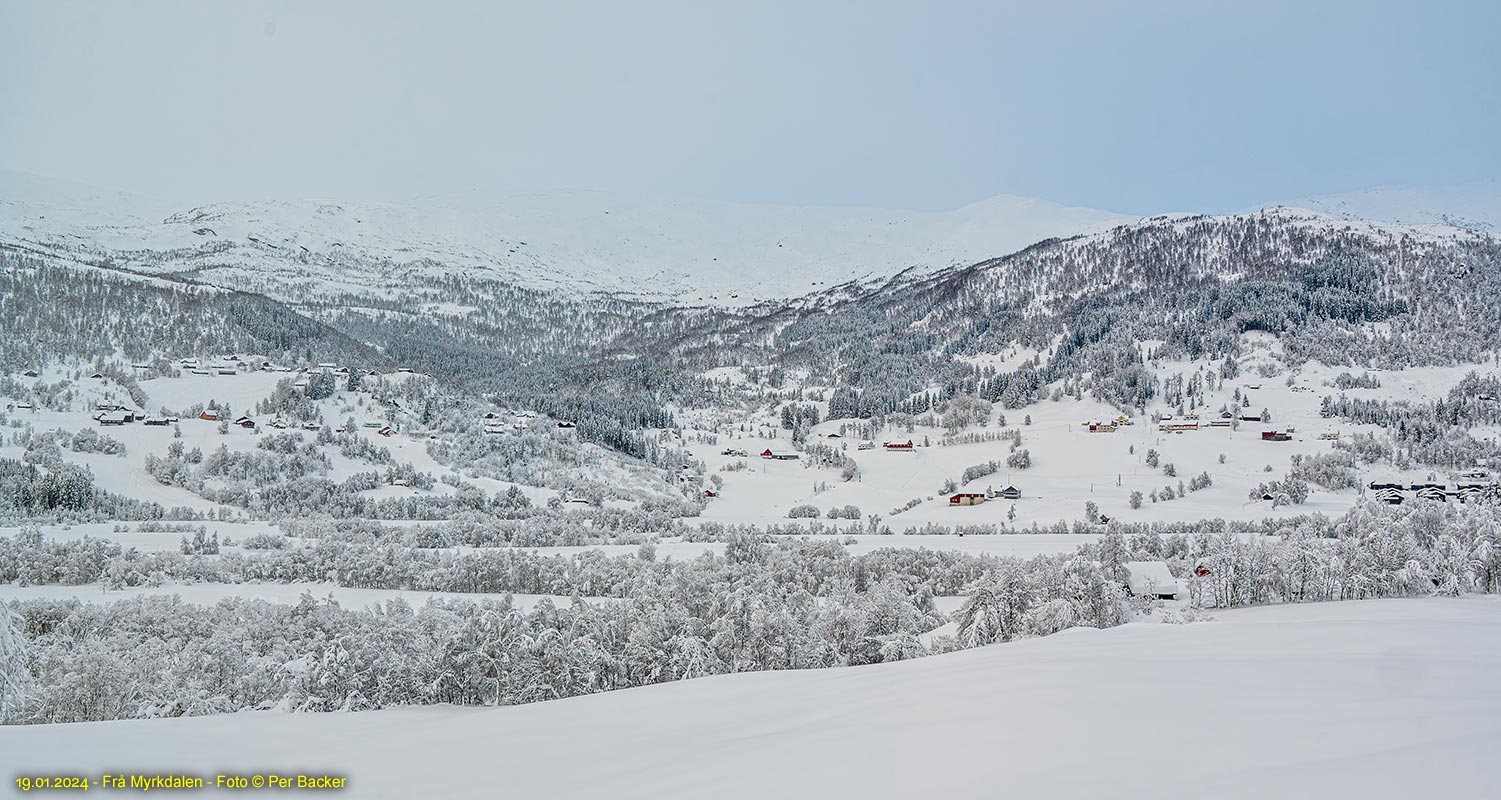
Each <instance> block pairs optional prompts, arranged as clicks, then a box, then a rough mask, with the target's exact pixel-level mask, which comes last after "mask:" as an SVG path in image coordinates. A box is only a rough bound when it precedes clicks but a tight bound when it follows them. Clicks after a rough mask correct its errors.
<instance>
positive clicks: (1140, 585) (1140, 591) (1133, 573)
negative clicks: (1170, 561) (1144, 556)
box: [1125, 561, 1178, 600]
mask: <svg viewBox="0 0 1501 800" xmlns="http://www.w3.org/2000/svg"><path fill="white" fill-rule="evenodd" d="M1125 567H1126V590H1127V591H1129V592H1130V593H1131V594H1132V595H1134V596H1137V597H1142V596H1148V597H1156V598H1157V599H1159V600H1176V599H1178V581H1177V579H1175V578H1174V577H1173V573H1172V572H1171V571H1170V570H1168V568H1167V562H1166V561H1127V562H1126V564H1125Z"/></svg>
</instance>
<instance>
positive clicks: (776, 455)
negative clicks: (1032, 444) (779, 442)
mask: <svg viewBox="0 0 1501 800" xmlns="http://www.w3.org/2000/svg"><path fill="white" fill-rule="evenodd" d="M761 457H762V458H765V459H768V460H771V461H796V460H797V459H798V458H801V457H802V454H800V453H798V452H797V451H795V450H772V449H771V448H769V447H768V448H766V449H765V450H762V451H761Z"/></svg>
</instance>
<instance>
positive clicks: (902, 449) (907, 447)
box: [881, 439, 916, 453]
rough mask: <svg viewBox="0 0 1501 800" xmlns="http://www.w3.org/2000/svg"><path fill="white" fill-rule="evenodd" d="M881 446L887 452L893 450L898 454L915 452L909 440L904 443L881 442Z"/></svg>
mask: <svg viewBox="0 0 1501 800" xmlns="http://www.w3.org/2000/svg"><path fill="white" fill-rule="evenodd" d="M881 446H882V447H884V448H886V449H887V450H894V451H896V452H898V453H912V452H916V448H915V447H914V446H913V444H912V440H911V439H908V440H907V441H905V442H882V443H881Z"/></svg>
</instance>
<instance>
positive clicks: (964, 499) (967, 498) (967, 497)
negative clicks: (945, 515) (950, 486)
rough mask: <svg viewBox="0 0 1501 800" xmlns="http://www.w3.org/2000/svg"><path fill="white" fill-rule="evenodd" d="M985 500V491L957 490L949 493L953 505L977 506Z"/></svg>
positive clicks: (950, 503) (950, 502)
mask: <svg viewBox="0 0 1501 800" xmlns="http://www.w3.org/2000/svg"><path fill="white" fill-rule="evenodd" d="M983 502H985V494H984V493H983V492H955V493H954V494H951V495H949V505H951V506H977V505H979V504H981V503H983Z"/></svg>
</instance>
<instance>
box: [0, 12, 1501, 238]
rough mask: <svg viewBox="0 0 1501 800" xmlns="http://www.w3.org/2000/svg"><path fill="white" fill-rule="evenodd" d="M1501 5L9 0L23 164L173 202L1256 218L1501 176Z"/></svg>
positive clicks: (8, 82) (16, 142)
mask: <svg viewBox="0 0 1501 800" xmlns="http://www.w3.org/2000/svg"><path fill="white" fill-rule="evenodd" d="M1498 30H1501V3H1496V2H1491V1H1488V0H1480V1H1479V2H1451V3H1435V2H1418V1H1417V0H1414V1H1413V2H1408V3H1391V2H1381V1H1380V0H1365V1H1364V2H1314V1H1313V0H1304V1H1303V2H1279V1H1276V0H1270V1H1268V0H1258V2H1240V3H1228V2H1227V3H1220V2H1213V1H1212V0H1211V1H1209V2H1206V1H1205V0H1196V1H1194V2H1135V3H1130V2H1114V1H1108V0H1107V1H1102V2H1042V1H1041V0H1038V1H1037V2H1029V3H1009V2H983V1H982V2H960V3H946V2H875V1H872V0H863V1H861V2H819V1H818V0H805V1H803V2H779V1H776V0H756V2H740V3H729V2H714V0H684V1H683V2H657V1H656V0H632V2H613V1H609V0H598V1H597V2H570V1H569V0H545V2H544V1H541V0H531V1H530V2H524V3H521V2H447V3H444V2H419V1H418V0H409V2H404V3H388V2H371V0H360V1H359V2H235V3H204V2H142V1H140V0H133V1H132V2H105V1H104V0H98V2H83V3H79V2H68V1H66V0H36V1H35V2H22V1H18V0H7V1H6V2H4V3H3V4H0V168H6V169H17V170H25V171H29V172H35V173H40V174H43V175H50V176H55V177H62V178H69V179H73V180H80V181H85V182H89V183H94V184H98V185H101V186H105V187H110V188H119V189H127V190H131V191H135V192H138V193H142V194H149V195H156V196H160V197H165V198H171V199H177V200H188V201H193V202H205V201H211V200H225V199H248V198H258V197H311V196H319V197H336V198H342V199H351V200H353V199H368V200H395V199H401V198H406V197H412V196H416V195H424V194H432V193H442V192H450V191H461V190H470V189H482V190H486V191H490V192H495V193H513V192H521V191H535V190H548V189H559V188H596V189H606V190H612V191H621V192H629V193H638V194H650V195H657V196H666V197H698V198H709V199H719V200H733V201H749V202H774V203H790V204H816V205H868V206H883V207H892V208H920V209H949V208H954V207H957V206H960V205H964V204H966V203H970V202H973V201H976V200H979V199H981V198H984V197H987V196H990V195H995V194H1019V195H1033V196H1037V197H1043V198H1047V199H1051V200H1057V201H1060V202H1065V203H1069V204H1073V205H1085V206H1094V207H1097V208H1105V209H1109V210H1114V211H1122V212H1131V213H1155V212H1162V211H1211V212H1217V211H1232V210H1237V209H1241V208H1244V207H1247V206H1250V205H1253V204H1255V203H1259V202H1266V201H1274V200H1282V199H1291V198H1294V197H1298V196H1302V195H1309V194H1320V193H1329V192H1339V191H1347V190H1351V189H1357V188H1363V187H1367V186H1372V185H1377V184H1383V183H1413V184H1432V183H1454V182H1467V181H1472V180H1478V179H1493V178H1496V177H1498V176H1501V134H1498V129H1501V124H1498V123H1501V55H1498V52H1501V41H1498V34H1497V31H1498Z"/></svg>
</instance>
